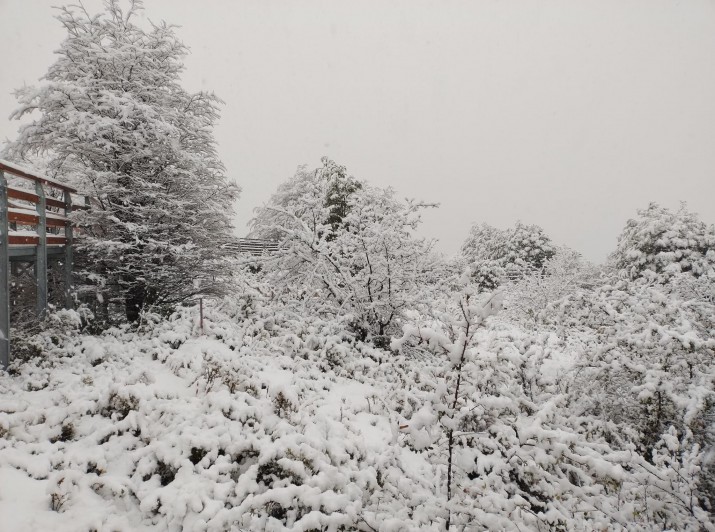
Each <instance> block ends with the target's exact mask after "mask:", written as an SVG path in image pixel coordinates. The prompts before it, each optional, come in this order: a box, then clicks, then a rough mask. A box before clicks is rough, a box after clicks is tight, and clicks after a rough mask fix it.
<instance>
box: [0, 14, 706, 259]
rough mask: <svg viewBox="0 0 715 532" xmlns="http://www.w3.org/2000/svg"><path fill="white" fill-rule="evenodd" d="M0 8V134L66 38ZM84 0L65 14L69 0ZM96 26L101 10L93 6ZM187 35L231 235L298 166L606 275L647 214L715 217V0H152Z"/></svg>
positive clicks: (448, 232) (450, 228) (443, 236)
mask: <svg viewBox="0 0 715 532" xmlns="http://www.w3.org/2000/svg"><path fill="white" fill-rule="evenodd" d="M61 3H63V2H62V0H0V56H1V57H2V68H1V69H0V139H2V140H5V139H8V138H9V139H12V138H14V136H15V134H16V131H17V126H18V124H17V123H16V122H10V121H8V120H7V118H6V117H7V116H8V115H9V114H10V112H11V111H12V110H13V109H14V107H15V101H14V98H13V97H12V95H11V92H12V90H13V89H14V88H17V87H19V86H22V85H23V84H25V83H26V84H34V83H37V80H38V78H39V77H40V76H42V75H43V74H44V72H45V71H46V70H47V67H48V66H49V65H50V64H51V63H52V62H53V61H54V58H53V55H52V51H53V50H55V49H56V48H57V47H58V45H59V43H60V42H61V40H62V39H63V36H64V33H63V29H62V28H61V27H60V25H59V24H58V22H57V21H56V20H54V18H53V10H52V8H51V6H52V5H57V4H61ZM68 3H72V2H68ZM84 4H85V6H87V7H88V9H89V10H90V11H97V10H98V9H99V7H100V6H101V2H100V1H99V0H85V2H84ZM145 7H146V10H145V16H146V17H147V18H149V19H152V20H155V21H158V20H161V19H163V20H166V21H167V22H171V23H175V24H178V25H180V26H181V28H180V29H179V30H178V33H179V35H180V36H181V38H182V39H183V40H184V42H185V43H186V44H187V45H189V46H190V47H191V50H192V54H191V56H189V57H188V58H187V61H186V67H187V70H186V73H185V76H184V77H185V86H186V87H187V88H188V89H189V90H199V89H206V90H213V91H215V92H216V93H217V94H218V96H220V97H221V98H222V99H223V100H224V101H225V102H226V105H225V107H224V109H223V115H222V119H221V123H220V125H219V126H218V128H217V130H216V137H217V140H218V142H219V153H220V155H221V157H222V160H223V161H224V163H225V165H226V167H227V169H228V172H229V174H230V175H231V177H233V178H235V180H236V181H237V182H238V183H239V184H240V185H241V187H242V188H243V193H242V197H241V199H240V201H239V202H238V204H237V207H236V209H237V216H236V219H237V225H238V231H239V233H240V234H245V232H246V228H245V224H246V222H247V221H248V220H249V219H250V218H251V216H252V210H253V209H254V208H255V207H256V206H258V205H261V204H262V203H264V202H265V201H266V200H267V199H268V198H269V196H270V194H271V193H272V192H273V191H274V190H275V188H276V187H277V185H278V184H279V183H280V182H281V181H283V180H285V179H287V178H288V177H290V176H291V175H293V173H294V172H295V169H296V167H297V166H298V165H300V164H303V163H307V164H309V165H310V166H311V167H314V166H317V165H319V164H320V157H321V156H322V155H327V156H329V157H331V158H333V159H335V160H336V161H338V162H339V163H341V164H344V165H346V166H347V167H348V170H349V171H350V173H352V174H353V175H355V176H356V177H359V178H363V179H367V180H368V181H370V182H372V183H374V184H378V185H382V186H387V185H390V186H392V187H394V188H395V189H397V190H398V191H399V192H400V193H401V194H402V195H404V196H409V197H416V198H419V199H425V200H429V201H436V202H439V203H441V208H440V209H438V210H434V211H431V212H429V213H427V214H426V215H425V217H424V219H425V223H424V225H423V229H422V232H423V233H424V234H425V235H427V236H430V237H436V238H439V240H440V242H441V243H440V248H441V249H442V250H443V251H445V252H447V253H451V252H454V251H456V250H457V249H458V247H459V244H460V243H461V241H462V240H463V239H464V237H465V236H466V233H467V231H468V228H469V226H470V225H471V224H472V223H473V222H482V221H486V222H489V223H491V224H492V225H496V226H499V227H506V226H508V225H511V224H513V223H514V222H515V221H516V220H519V219H521V220H522V221H523V222H528V223H537V224H539V225H541V226H542V227H544V229H545V230H546V231H547V233H548V234H549V235H551V237H552V238H553V239H554V240H555V241H556V242H558V243H561V244H566V245H569V246H571V247H573V248H575V249H577V250H578V251H581V252H582V253H583V254H584V255H585V256H586V257H587V258H589V259H591V260H594V261H597V262H601V261H603V260H604V259H605V257H606V255H607V254H608V253H609V252H610V251H611V250H612V249H613V248H614V247H615V244H616V239H617V236H618V234H619V233H620V231H621V229H622V227H623V225H624V223H625V221H626V220H627V219H628V218H629V217H632V216H634V215H635V211H636V209H637V208H641V207H645V206H646V205H647V203H648V202H649V201H658V202H660V203H662V204H665V205H668V206H670V207H677V205H678V203H679V201H681V200H685V201H687V202H688V204H689V206H690V208H691V209H692V210H694V211H696V212H698V213H699V214H700V215H701V217H702V218H703V219H704V220H705V221H707V222H708V223H713V222H715V2H714V1H712V0H687V1H675V0H672V1H662V0H640V1H635V0H618V1H608V0H593V1H574V0H563V1H557V0H552V1H548V2H547V1H533V0H528V1H527V0H525V1H517V0H474V1H470V2H458V1H451V0H440V1H423V0H405V1H397V0H382V1H365V0H361V1H359V2H358V1H351V2H347V1H291V2H288V1H280V2H279V1H271V0H251V1H248V0H204V1H202V2H197V1H195V0H147V1H146V2H145Z"/></svg>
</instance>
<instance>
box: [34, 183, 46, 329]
mask: <svg viewBox="0 0 715 532" xmlns="http://www.w3.org/2000/svg"><path fill="white" fill-rule="evenodd" d="M35 193H36V194H37V195H38V196H39V198H40V199H39V201H38V202H37V216H38V218H39V219H40V221H39V222H38V224H37V236H38V237H39V238H38V242H37V250H36V253H35V277H36V279H37V317H38V318H39V319H41V320H42V319H44V317H45V312H46V311H47V206H46V204H45V189H44V188H43V186H42V183H40V182H39V181H37V182H35Z"/></svg>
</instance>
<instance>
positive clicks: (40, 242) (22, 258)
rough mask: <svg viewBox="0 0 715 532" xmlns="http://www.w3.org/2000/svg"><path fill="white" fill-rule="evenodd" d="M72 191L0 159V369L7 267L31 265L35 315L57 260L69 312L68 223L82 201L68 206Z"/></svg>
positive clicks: (5, 359)
mask: <svg viewBox="0 0 715 532" xmlns="http://www.w3.org/2000/svg"><path fill="white" fill-rule="evenodd" d="M73 194H75V195H76V194H77V191H76V190H75V189H74V188H72V187H69V186H67V185H65V184H63V183H60V182H59V181H56V180H54V179H52V178H49V177H47V176H43V175H41V174H39V173H37V172H33V171H32V170H28V169H27V168H23V167H22V166H19V165H17V164H14V163H11V162H8V161H4V160H0V366H2V367H4V368H7V366H8V364H9V363H10V305H11V302H10V263H11V262H31V263H34V271H35V280H36V283H37V315H38V319H42V317H43V316H44V314H45V312H46V310H47V265H48V262H49V261H50V260H60V261H62V263H63V272H64V303H65V306H66V307H68V308H71V307H72V303H73V299H72V293H71V292H72V266H73V262H74V261H73V255H72V253H73V250H72V244H73V240H74V234H73V227H72V223H71V221H70V219H69V215H70V214H71V213H72V211H74V210H77V209H84V208H87V207H86V198H84V199H83V201H82V202H81V203H79V204H78V205H76V204H74V203H73V197H72V196H73Z"/></svg>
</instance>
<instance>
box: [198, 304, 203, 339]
mask: <svg viewBox="0 0 715 532" xmlns="http://www.w3.org/2000/svg"><path fill="white" fill-rule="evenodd" d="M199 327H200V328H201V336H203V335H204V298H203V297H200V298H199Z"/></svg>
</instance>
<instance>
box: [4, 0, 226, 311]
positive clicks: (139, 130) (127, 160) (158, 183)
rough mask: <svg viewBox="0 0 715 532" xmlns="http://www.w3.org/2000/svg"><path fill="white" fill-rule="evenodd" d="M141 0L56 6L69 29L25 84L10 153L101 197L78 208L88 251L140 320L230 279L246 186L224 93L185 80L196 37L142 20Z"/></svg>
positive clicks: (95, 273)
mask: <svg viewBox="0 0 715 532" xmlns="http://www.w3.org/2000/svg"><path fill="white" fill-rule="evenodd" d="M141 10H142V4H141V2H140V1H138V0H135V1H132V2H130V3H129V5H128V8H127V9H126V10H125V9H123V8H122V2H120V1H119V0H108V1H107V2H106V10H105V11H104V12H102V13H100V14H97V15H90V14H89V13H88V12H87V11H86V10H84V8H83V7H81V6H70V7H63V8H61V9H60V12H59V15H58V16H57V18H58V20H59V21H60V23H61V24H62V25H63V26H64V27H65V29H66V31H67V35H66V38H65V40H64V41H63V43H62V44H61V46H60V48H59V50H58V51H57V52H56V53H57V55H58V58H57V60H56V62H55V63H54V64H53V65H52V66H51V67H50V69H49V70H48V72H47V74H46V75H45V76H44V78H43V83H42V84H41V85H39V86H37V87H24V88H22V89H20V90H18V91H17V97H18V100H19V103H20V107H19V108H18V109H17V110H16V111H15V112H14V113H13V117H14V118H18V119H20V118H23V117H26V116H28V117H32V118H33V120H32V121H31V122H29V123H27V124H24V125H22V126H21V128H20V132H19V136H18V138H17V140H16V141H14V142H13V143H11V144H10V145H9V146H8V148H7V153H8V156H10V157H13V158H17V159H31V158H32V157H36V156H43V157H45V158H46V159H47V161H48V170H49V171H50V173H51V174H52V175H53V176H54V177H56V178H58V179H61V180H63V181H68V182H70V183H72V184H74V185H76V186H77V187H78V188H79V189H80V190H82V191H83V192H85V193H87V194H90V195H91V196H92V197H93V198H94V203H93V205H92V210H91V211H90V212H85V213H81V214H79V215H78V216H77V222H78V223H79V225H80V226H81V227H82V239H81V240H79V242H78V248H79V253H78V254H77V257H78V260H80V258H81V259H82V260H83V262H82V267H83V268H82V273H83V274H84V279H85V282H88V283H92V284H94V285H95V286H96V287H97V288H96V290H97V291H99V292H106V293H105V294H104V297H106V296H107V295H109V296H110V297H112V298H114V300H115V301H117V302H122V301H123V302H124V304H125V308H126V316H127V318H128V319H130V320H135V319H136V318H137V317H138V315H139V312H140V311H141V309H142V308H144V307H145V306H147V305H160V306H171V305H172V304H175V303H177V302H180V301H182V300H185V299H187V298H189V297H191V296H193V295H195V294H198V293H215V292H219V291H220V290H221V282H220V279H221V278H222V276H221V268H220V259H221V258H222V256H223V255H224V252H222V248H221V245H222V244H223V243H224V242H226V241H227V239H228V238H229V234H230V216H231V207H232V202H233V200H234V198H235V197H236V195H237V192H238V189H237V187H236V186H235V185H234V184H233V183H231V182H230V181H229V180H228V179H227V178H226V176H225V175H224V168H223V165H222V164H221V162H220V160H219V158H218V154H217V152H216V143H215V140H214V137H213V133H212V128H213V126H214V124H215V122H216V120H217V119H218V106H219V103H220V101H219V100H218V99H217V98H216V97H215V96H214V95H213V94H208V93H205V92H198V93H193V94H192V93H189V92H187V91H186V90H184V89H183V88H182V87H181V85H180V83H179V82H180V74H181V72H182V69H183V64H182V59H183V57H184V56H185V55H186V54H187V48H186V47H185V46H184V45H183V44H182V43H181V42H180V41H179V39H178V37H177V36H176V34H175V31H174V28H173V27H172V26H169V25H167V24H159V25H152V26H151V27H150V28H149V29H145V28H143V27H141V26H140V25H139V24H138V23H137V22H136V21H137V19H138V18H139V13H140V11H141Z"/></svg>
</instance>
